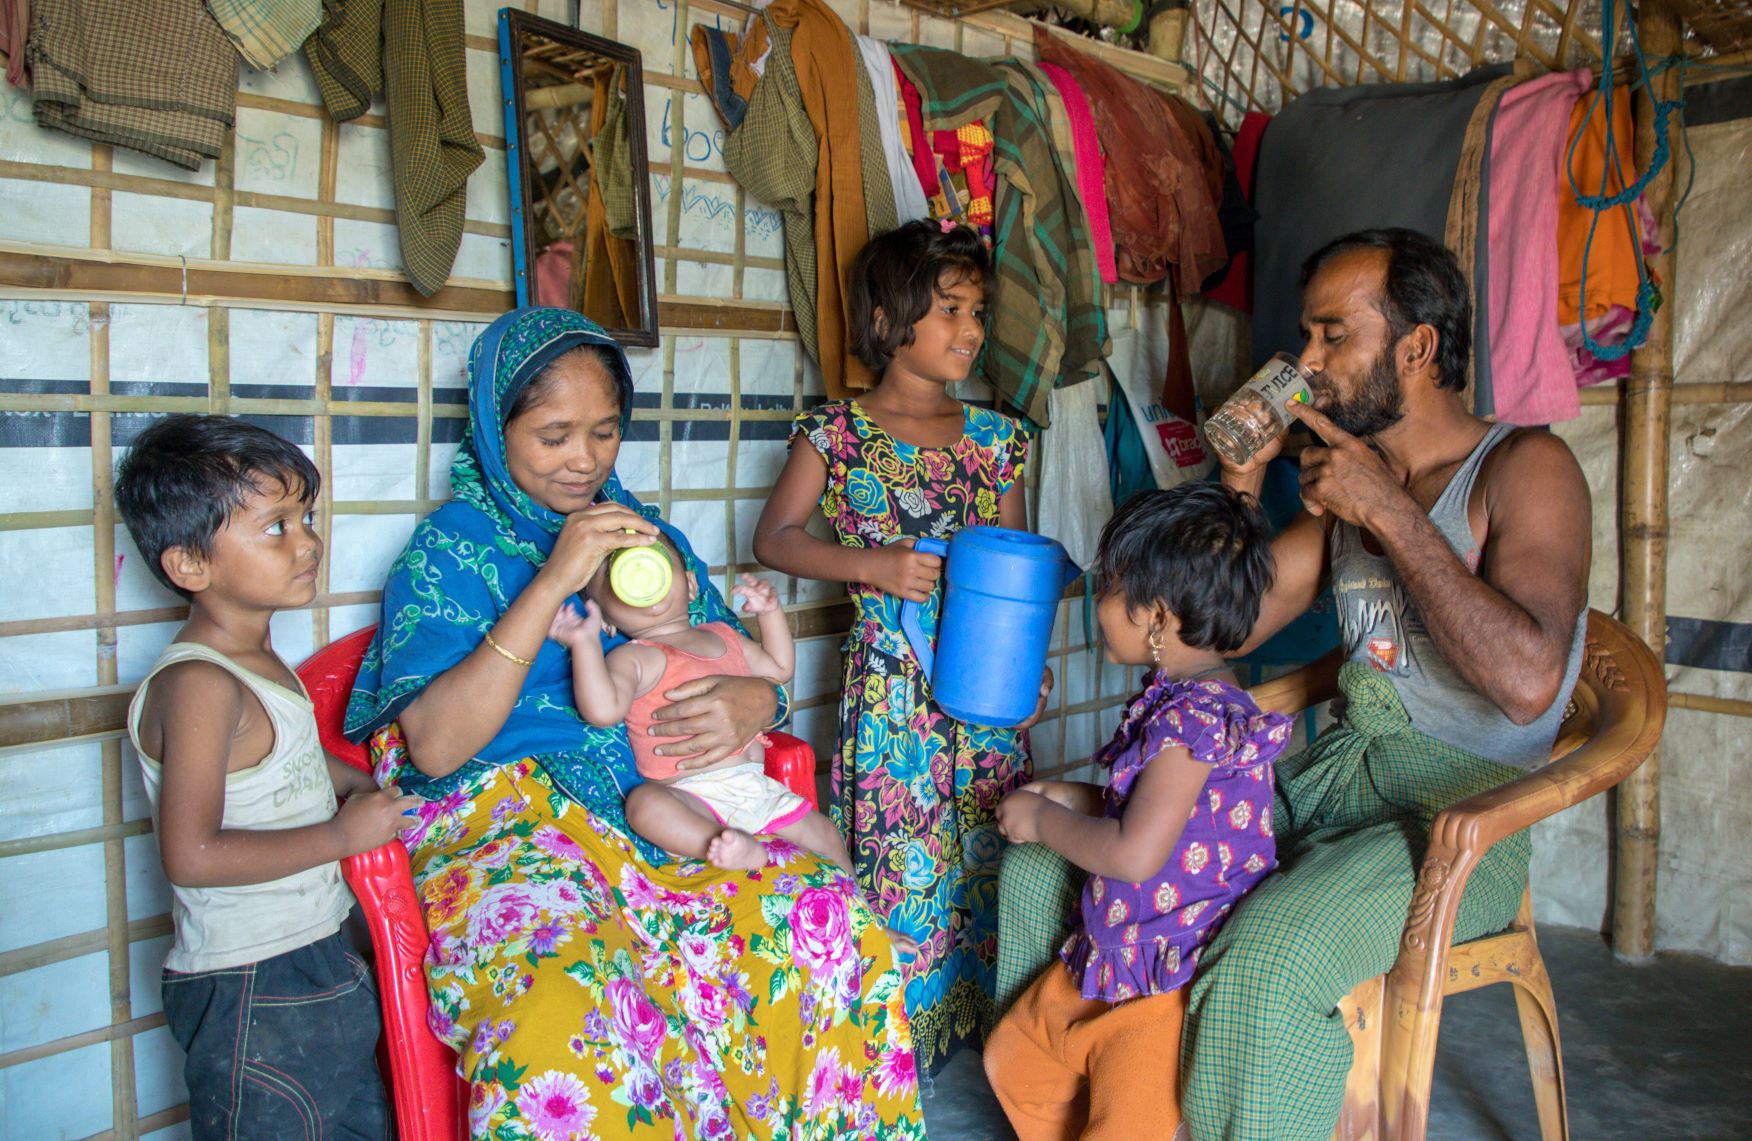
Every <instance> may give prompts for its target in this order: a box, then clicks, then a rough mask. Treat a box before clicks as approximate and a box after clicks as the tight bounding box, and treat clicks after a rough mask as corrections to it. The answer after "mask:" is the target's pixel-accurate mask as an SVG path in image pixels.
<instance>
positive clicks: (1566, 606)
mask: <svg viewBox="0 0 1752 1141" xmlns="http://www.w3.org/2000/svg"><path fill="white" fill-rule="evenodd" d="M1499 448H1500V449H1504V451H1503V454H1502V455H1501V456H1499V457H1493V458H1495V459H1496V463H1495V464H1493V465H1492V466H1491V468H1490V470H1489V473H1488V482H1486V483H1485V485H1484V487H1483V489H1482V490H1483V493H1484V497H1485V507H1486V518H1487V519H1488V531H1487V533H1486V535H1485V542H1484V551H1483V554H1482V556H1481V559H1480V562H1479V567H1478V573H1477V574H1476V575H1474V574H1470V573H1467V571H1466V568H1465V567H1464V566H1463V565H1462V564H1461V562H1460V560H1459V559H1458V558H1456V557H1455V556H1454V552H1453V550H1452V549H1451V548H1449V546H1448V544H1447V543H1446V541H1444V540H1443V539H1442V537H1441V535H1440V534H1439V533H1437V531H1436V529H1435V526H1434V525H1433V524H1431V523H1430V521H1429V517H1428V516H1427V515H1420V516H1419V517H1418V520H1419V522H1420V523H1421V526H1420V527H1417V528H1415V529H1413V528H1407V529H1406V530H1405V531H1403V532H1401V533H1400V534H1399V535H1396V536H1392V537H1389V536H1385V535H1383V536H1381V540H1382V545H1383V547H1384V548H1385V549H1386V551H1387V554H1388V557H1389V558H1391V559H1392V560H1393V565H1394V567H1395V568H1396V569H1397V570H1398V571H1399V574H1400V578H1401V579H1402V580H1403V581H1404V582H1405V588H1406V591H1407V593H1409V594H1410V595H1411V599H1412V601H1413V602H1414V603H1415V604H1416V605H1417V608H1418V613H1419V614H1421V615H1422V616H1423V620H1424V625H1425V627H1426V628H1427V629H1428V630H1429V634H1430V638H1431V640H1433V641H1434V642H1435V644H1436V648H1437V649H1438V650H1440V651H1441V652H1442V655H1443V657H1445V658H1446V659H1447V660H1448V662H1449V663H1450V664H1451V665H1453V667H1454V668H1455V670H1456V671H1458V672H1459V674H1460V676H1461V677H1463V678H1465V679H1466V680H1467V681H1468V682H1470V683H1471V684H1472V686H1473V688H1474V689H1476V690H1478V691H1479V692H1480V693H1482V694H1484V695H1485V696H1486V697H1488V698H1490V699H1491V701H1493V702H1495V703H1496V705H1497V707H1498V708H1499V709H1501V710H1502V711H1503V713H1504V714H1506V715H1507V716H1508V718H1509V720H1511V721H1513V722H1514V723H1515V724H1517V725H1526V724H1529V723H1531V722H1533V721H1535V720H1537V719H1538V718H1539V716H1540V714H1542V713H1544V712H1545V711H1546V710H1547V709H1548V708H1550V706H1551V703H1552V702H1554V701H1556V700H1557V694H1558V690H1559V689H1560V688H1561V687H1562V685H1563V674H1564V667H1565V665H1566V664H1567V662H1568V658H1569V650H1570V645H1571V642H1572V640H1573V638H1574V637H1575V630H1576V622H1577V620H1578V616H1579V615H1580V614H1581V612H1582V608H1583V606H1585V605H1586V604H1587V598H1588V565H1589V562H1590V560H1591V554H1592V552H1591V545H1592V527H1593V522H1592V513H1591V506H1590V503H1589V498H1588V485H1587V481H1586V480H1585V479H1584V477H1583V476H1582V469H1581V467H1580V465H1578V464H1577V463H1576V459H1575V456H1573V455H1572V454H1571V453H1570V450H1569V448H1568V446H1567V445H1565V444H1564V442H1563V441H1562V440H1560V439H1558V438H1557V437H1556V436H1553V435H1550V434H1549V433H1543V432H1541V433H1524V434H1522V435H1521V436H1520V437H1518V438H1516V439H1514V440H1511V441H1509V442H1508V443H1505V444H1502V445H1499ZM1432 544H1433V545H1432ZM1438 547H1439V548H1440V549H1439V550H1438V549H1437V548H1438Z"/></svg>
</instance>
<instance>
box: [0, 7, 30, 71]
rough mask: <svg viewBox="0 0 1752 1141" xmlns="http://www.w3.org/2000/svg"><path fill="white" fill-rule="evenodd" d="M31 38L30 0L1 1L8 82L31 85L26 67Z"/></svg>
mask: <svg viewBox="0 0 1752 1141" xmlns="http://www.w3.org/2000/svg"><path fill="white" fill-rule="evenodd" d="M29 38H30V0H0V52H5V53H6V82H8V83H10V84H12V86H14V87H24V86H26V85H27V84H28V83H29V80H28V79H27V78H26V72H25V67H24V55H25V51H26V50H27V49H26V47H25V42H26V41H27V40H28V39H29Z"/></svg>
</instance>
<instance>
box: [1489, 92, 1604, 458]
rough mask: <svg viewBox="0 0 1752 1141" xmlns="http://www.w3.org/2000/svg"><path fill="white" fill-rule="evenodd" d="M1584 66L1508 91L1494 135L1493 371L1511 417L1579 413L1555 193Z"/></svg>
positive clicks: (1498, 402) (1503, 418) (1503, 417)
mask: <svg viewBox="0 0 1752 1141" xmlns="http://www.w3.org/2000/svg"><path fill="white" fill-rule="evenodd" d="M1589 86H1590V77H1589V74H1588V72H1586V71H1572V72H1559V73H1556V74H1553V75H1545V76H1541V77H1540V78H1538V79H1534V80H1529V81H1528V82H1526V83H1523V84H1520V85H1519V86H1517V87H1514V88H1512V89H1510V90H1509V91H1508V93H1507V94H1505V95H1504V96H1503V99H1502V103H1501V104H1500V105H1499V106H1498V108H1497V113H1496V121H1495V122H1494V123H1493V124H1492V126H1491V141H1490V213H1489V219H1490V239H1489V240H1490V248H1491V249H1492V250H1493V251H1494V252H1495V257H1493V258H1492V259H1491V263H1490V288H1489V292H1490V300H1489V304H1490V331H1491V335H1490V350H1489V351H1490V373H1491V388H1492V397H1493V404H1494V411H1495V413H1496V418H1497V420H1498V421H1499V422H1501V423H1505V424H1552V423H1556V422H1557V421H1560V420H1571V419H1574V418H1575V417H1576V416H1578V415H1580V413H1581V402H1580V400H1579V398H1578V397H1577V396H1576V380H1575V373H1574V371H1573V370H1572V369H1571V367H1570V359H1569V349H1568V346H1566V345H1565V344H1564V343H1563V334H1562V333H1561V332H1560V331H1559V330H1558V305H1557V297H1558V277H1559V273H1558V257H1557V201H1558V193H1559V191H1558V187H1559V181H1558V180H1559V178H1560V177H1561V174H1560V172H1561V170H1562V169H1563V156H1564V149H1565V147H1566V144H1567V143H1568V142H1569V137H1570V131H1569V126H1570V111H1571V109H1572V108H1573V107H1574V106H1575V104H1576V100H1577V98H1579V97H1580V96H1581V94H1582V93H1583V92H1585V91H1586V90H1587V89H1588V87H1589Z"/></svg>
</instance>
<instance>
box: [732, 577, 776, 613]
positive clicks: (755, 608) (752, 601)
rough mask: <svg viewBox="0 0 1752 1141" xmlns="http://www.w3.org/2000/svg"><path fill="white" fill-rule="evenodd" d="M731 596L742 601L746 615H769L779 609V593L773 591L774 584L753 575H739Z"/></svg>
mask: <svg viewBox="0 0 1752 1141" xmlns="http://www.w3.org/2000/svg"><path fill="white" fill-rule="evenodd" d="M730 594H731V596H732V597H735V598H740V599H741V600H742V612H743V613H744V614H769V613H771V612H772V611H774V610H777V609H778V608H779V592H778V591H776V590H774V589H773V586H772V583H770V582H766V581H765V580H763V579H758V578H755V577H754V576H753V575H751V574H743V575H737V576H736V585H735V586H733V587H731V588H730Z"/></svg>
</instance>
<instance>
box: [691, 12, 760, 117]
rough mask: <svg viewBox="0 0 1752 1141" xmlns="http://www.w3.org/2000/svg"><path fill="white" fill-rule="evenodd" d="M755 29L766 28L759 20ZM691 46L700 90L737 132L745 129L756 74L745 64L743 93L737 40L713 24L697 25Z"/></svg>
mask: <svg viewBox="0 0 1752 1141" xmlns="http://www.w3.org/2000/svg"><path fill="white" fill-rule="evenodd" d="M752 26H753V27H756V28H764V27H765V26H766V25H764V24H762V23H761V22H760V21H758V20H756V21H753V23H752ZM688 44H689V46H690V47H691V48H692V49H693V59H694V70H695V71H696V72H698V73H699V77H700V86H701V87H703V88H705V92H706V98H707V99H709V100H711V103H712V110H714V111H716V112H717V113H718V118H720V119H722V120H724V125H725V126H726V127H728V128H730V129H731V130H732V131H734V130H735V129H736V128H737V127H740V126H741V125H742V117H743V116H744V115H746V114H747V113H748V96H749V95H750V94H751V93H753V91H754V84H753V82H752V81H753V79H754V73H753V72H752V71H751V70H749V69H748V68H747V66H746V64H745V65H744V66H743V68H742V69H741V73H740V74H745V75H747V76H748V78H749V80H750V82H749V85H748V90H747V91H744V90H742V88H741V86H740V85H739V84H738V82H737V79H738V75H739V73H738V69H737V37H736V36H735V35H734V34H732V33H730V32H726V31H725V30H724V29H722V28H714V27H712V26H711V25H710V24H695V25H694V27H693V31H692V32H691V33H690V34H689V35H688Z"/></svg>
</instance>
